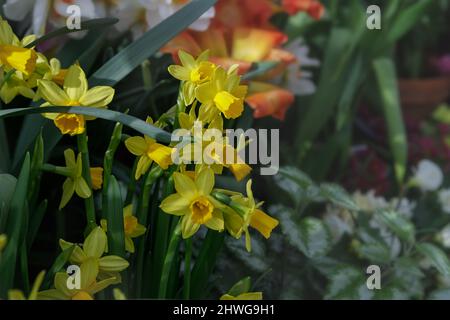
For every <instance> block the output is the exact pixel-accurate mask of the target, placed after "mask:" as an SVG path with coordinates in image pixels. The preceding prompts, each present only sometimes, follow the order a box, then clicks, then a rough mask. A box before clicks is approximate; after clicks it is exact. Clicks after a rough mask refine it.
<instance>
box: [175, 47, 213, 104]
mask: <svg viewBox="0 0 450 320" xmlns="http://www.w3.org/2000/svg"><path fill="white" fill-rule="evenodd" d="M178 57H179V58H180V61H181V66H179V65H171V66H169V73H170V74H171V75H172V76H173V77H174V78H176V79H178V80H181V81H183V84H182V93H183V98H184V102H185V104H186V105H187V106H188V105H191V104H192V103H193V102H194V100H195V89H196V88H197V87H198V86H199V85H200V84H203V83H205V82H207V81H210V80H211V78H212V76H213V74H214V70H215V69H216V67H217V66H216V65H215V64H214V63H212V62H209V61H207V60H208V58H209V51H205V52H203V53H202V54H201V55H199V56H198V57H197V59H194V57H193V56H191V55H190V54H188V53H186V52H185V51H183V50H180V51H179V52H178Z"/></svg>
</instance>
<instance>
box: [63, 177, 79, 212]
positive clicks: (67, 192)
mask: <svg viewBox="0 0 450 320" xmlns="http://www.w3.org/2000/svg"><path fill="white" fill-rule="evenodd" d="M74 192H75V183H74V181H73V180H72V179H70V178H67V179H66V181H64V184H63V194H62V198H61V202H60V203H59V210H61V209H62V208H64V207H65V206H66V205H67V203H69V201H70V199H71V198H72V196H73V193H74Z"/></svg>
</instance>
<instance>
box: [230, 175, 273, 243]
mask: <svg viewBox="0 0 450 320" xmlns="http://www.w3.org/2000/svg"><path fill="white" fill-rule="evenodd" d="M222 192H224V193H226V192H227V191H223V190H222ZM230 198H231V202H230V203H229V207H226V208H225V209H224V219H225V226H226V228H227V230H228V232H229V233H230V234H231V235H232V236H234V237H235V238H236V239H239V238H241V236H242V233H245V246H246V249H247V251H251V238H250V232H249V231H248V228H249V226H250V227H252V228H254V229H256V230H258V232H259V233H260V234H261V235H262V236H263V237H264V238H266V239H269V238H270V235H271V233H272V230H273V229H275V228H276V227H277V226H278V224H279V222H278V220H276V219H274V218H272V217H271V216H269V215H268V214H266V213H265V212H264V211H262V210H261V209H259V208H260V207H261V205H262V202H260V203H258V204H256V203H255V199H254V198H253V192H252V180H249V181H248V182H247V197H244V196H243V195H242V194H240V193H236V192H233V193H231V197H230ZM230 209H231V210H230Z"/></svg>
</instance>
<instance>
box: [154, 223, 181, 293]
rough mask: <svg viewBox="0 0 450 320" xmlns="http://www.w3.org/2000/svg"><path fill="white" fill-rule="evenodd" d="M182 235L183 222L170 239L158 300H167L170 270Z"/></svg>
mask: <svg viewBox="0 0 450 320" xmlns="http://www.w3.org/2000/svg"><path fill="white" fill-rule="evenodd" d="M180 221H181V220H180ZM180 235H181V222H180V223H178V225H177V227H176V228H175V231H174V232H173V234H172V237H171V239H170V243H169V248H168V249H167V254H166V257H165V259H164V264H163V268H162V273H161V282H160V283H159V293H158V298H166V293H167V283H168V281H169V275H170V270H171V269H172V263H173V260H174V258H175V254H176V251H177V249H178V244H179V242H180Z"/></svg>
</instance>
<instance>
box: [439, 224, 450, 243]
mask: <svg viewBox="0 0 450 320" xmlns="http://www.w3.org/2000/svg"><path fill="white" fill-rule="evenodd" d="M436 238H437V240H438V241H439V242H440V243H441V244H442V245H443V246H444V247H445V248H450V224H448V225H447V226H445V227H444V229H442V230H441V231H440V232H439V233H438V234H437V236H436Z"/></svg>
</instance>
